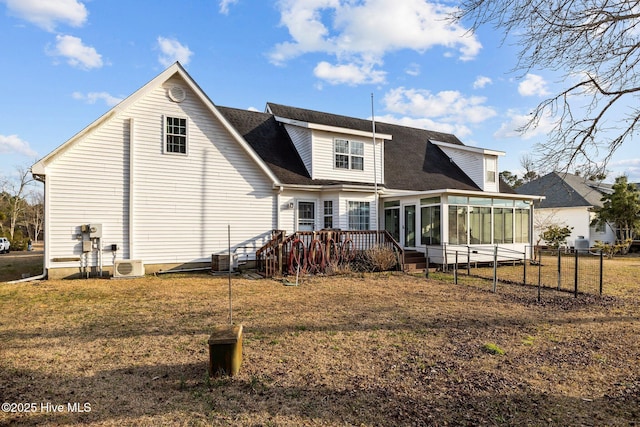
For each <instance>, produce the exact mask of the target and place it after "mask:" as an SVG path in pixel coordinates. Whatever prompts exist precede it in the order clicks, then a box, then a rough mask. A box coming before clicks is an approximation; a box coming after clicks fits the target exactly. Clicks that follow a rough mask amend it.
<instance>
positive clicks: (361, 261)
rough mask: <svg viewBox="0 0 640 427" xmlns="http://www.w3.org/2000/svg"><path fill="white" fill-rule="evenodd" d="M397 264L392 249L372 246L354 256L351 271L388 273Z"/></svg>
mask: <svg viewBox="0 0 640 427" xmlns="http://www.w3.org/2000/svg"><path fill="white" fill-rule="evenodd" d="M397 264H398V260H397V258H396V254H395V252H394V251H393V249H391V248H388V247H385V246H381V245H378V246H373V247H371V248H369V249H367V250H365V251H363V252H360V253H358V254H357V255H356V257H355V258H354V260H353V261H352V262H351V265H352V266H353V269H354V270H356V271H363V272H375V271H388V270H391V269H393V268H395V266H396V265H397Z"/></svg>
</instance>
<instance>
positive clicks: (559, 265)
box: [557, 246, 562, 290]
mask: <svg viewBox="0 0 640 427" xmlns="http://www.w3.org/2000/svg"><path fill="white" fill-rule="evenodd" d="M557 251H558V290H560V288H561V287H562V271H561V270H562V258H561V255H560V246H558V249H557Z"/></svg>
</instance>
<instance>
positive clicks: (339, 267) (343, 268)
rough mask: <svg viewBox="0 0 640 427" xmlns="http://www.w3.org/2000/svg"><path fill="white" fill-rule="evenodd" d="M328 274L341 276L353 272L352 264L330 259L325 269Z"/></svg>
mask: <svg viewBox="0 0 640 427" xmlns="http://www.w3.org/2000/svg"><path fill="white" fill-rule="evenodd" d="M324 272H325V274H326V275H327V276H339V275H344V274H349V273H352V272H353V269H352V268H351V264H345V263H340V262H338V261H329V262H328V263H327V266H326V267H325V270H324Z"/></svg>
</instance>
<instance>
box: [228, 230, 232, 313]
mask: <svg viewBox="0 0 640 427" xmlns="http://www.w3.org/2000/svg"><path fill="white" fill-rule="evenodd" d="M227 243H228V244H229V325H233V311H232V303H231V224H227Z"/></svg>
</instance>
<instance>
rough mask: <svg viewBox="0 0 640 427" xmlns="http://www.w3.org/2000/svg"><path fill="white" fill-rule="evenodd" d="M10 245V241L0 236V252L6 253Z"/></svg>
mask: <svg viewBox="0 0 640 427" xmlns="http://www.w3.org/2000/svg"><path fill="white" fill-rule="evenodd" d="M10 247H11V243H9V240H7V238H6V237H0V254H6V253H7V252H9V248H10Z"/></svg>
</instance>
